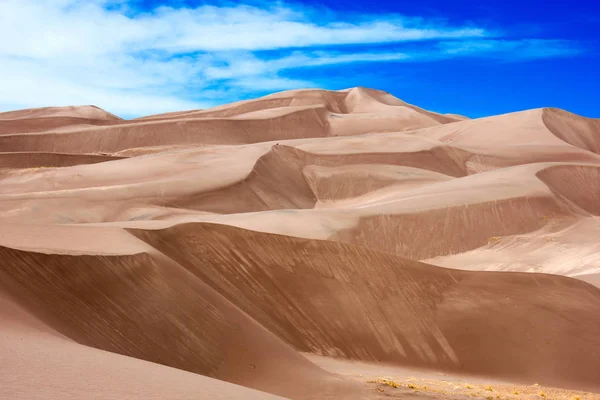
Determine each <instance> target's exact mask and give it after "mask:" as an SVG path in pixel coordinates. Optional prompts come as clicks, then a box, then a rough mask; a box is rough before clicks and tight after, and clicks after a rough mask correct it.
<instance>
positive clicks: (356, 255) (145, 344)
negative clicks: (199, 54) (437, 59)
mask: <svg viewBox="0 0 600 400" xmlns="http://www.w3.org/2000/svg"><path fill="white" fill-rule="evenodd" d="M599 146H600V125H599V124H598V120H595V119H590V118H584V117H580V116H577V115H575V114H571V113H569V112H567V111H563V110H557V109H535V110H526V111H522V112H516V113H509V114H503V115H497V116H490V117H485V118H477V119H469V118H467V117H464V116H461V115H457V114H451V113H447V114H441V113H436V112H432V111H429V110H425V109H422V108H420V107H418V106H415V105H412V104H409V103H406V102H404V101H402V100H400V99H398V98H396V97H394V96H393V95H391V94H389V93H387V92H384V91H381V90H375V89H369V88H364V87H355V88H350V89H345V90H338V91H330V90H320V89H299V90H290V91H285V92H280V93H274V94H271V95H268V96H264V97H261V98H258V99H253V100H244V101H239V102H236V103H232V104H225V105H222V106H219V107H214V108H211V109H206V110H187V111H180V112H172V113H166V114H157V115H151V116H146V117H142V118H137V119H133V120H123V119H120V118H118V117H116V116H114V115H112V114H110V113H108V112H106V111H104V110H102V109H100V108H98V107H95V106H73V107H46V108H37V109H29V110H20V111H10V112H4V113H0V336H1V337H2V340H0V366H1V367H3V368H5V369H7V370H8V369H10V370H11V371H12V372H13V373H14V376H15V377H16V379H13V378H12V377H9V378H8V379H7V377H6V376H8V375H7V374H5V375H6V376H3V377H0V397H2V398H11V399H17V400H25V399H31V398H44V399H57V400H58V399H79V398H94V399H96V398H97V399H118V398H132V399H142V398H143V399H153V398H156V399H158V398H173V399H191V398H198V396H200V397H203V398H220V399H242V398H243V399H246V398H247V399H254V398H256V399H259V398H260V399H262V398H265V399H270V398H279V397H277V396H281V397H283V398H290V399H345V398H347V399H370V400H375V399H389V398H398V399H408V398H414V399H441V398H444V399H446V398H448V399H456V400H459V399H461V400H462V399H464V398H465V397H464V393H462V392H461V391H456V390H450V389H448V390H446V389H444V390H442V391H439V390H438V389H437V388H438V387H448V388H451V387H453V386H455V385H456V384H457V382H458V383H459V384H460V385H463V383H464V382H467V381H468V380H471V379H473V380H477V381H479V382H481V381H486V382H488V386H489V382H501V383H502V384H503V385H505V386H506V385H512V384H520V385H531V384H533V383H534V382H537V383H539V384H541V385H543V386H555V387H561V388H564V390H563V391H560V390H559V391H553V392H549V393H552V394H553V395H554V393H562V394H564V393H566V394H572V395H573V396H580V397H581V396H583V397H581V398H582V399H585V400H588V399H589V400H591V399H594V398H597V397H594V396H596V395H594V394H592V393H584V394H583V395H582V394H580V393H579V392H577V393H576V392H573V391H572V390H577V389H578V390H586V391H589V392H599V393H600V367H599V366H598V361H597V360H598V359H599V358H600V279H599V278H598V277H599V276H600V245H599V244H598V240H597V237H599V235H600V197H599V196H600V183H599V182H600V147H599ZM574 278H575V279H574ZM334 358H335V359H334ZM366 363H369V364H368V365H369V367H368V368H367V367H365V365H367V364H366ZM395 368H396V369H395ZM348 370H352V371H358V372H356V373H353V374H349V373H346V372H344V371H348ZM379 370H381V371H390V370H393V371H404V372H402V373H403V374H407V375H410V376H412V375H416V376H423V374H425V375H427V376H432V375H434V376H436V377H437V378H435V382H436V383H435V384H434V385H431V386H430V388H429V389H428V388H427V386H425V385H422V386H419V387H418V388H417V387H416V386H415V384H405V383H401V384H398V383H397V382H406V381H410V380H411V379H412V378H409V377H408V376H405V377H402V379H398V380H397V381H395V380H393V379H392V380H389V379H388V378H385V379H384V378H380V379H374V380H373V379H368V378H366V377H367V376H371V375H370V374H372V373H373V371H379ZM377 375H378V376H381V375H383V373H382V374H377ZM390 379H391V378H390ZM24 382H25V383H24ZM460 382H463V383H460ZM411 385H412V386H411ZM428 386H429V385H428ZM468 386H470V385H468V384H467V386H465V388H466V389H465V390H470V389H469V388H468ZM432 387H435V388H436V389H435V390H434V389H433V388H432ZM482 387H483V386H482ZM530 389H531V390H534V389H535V390H537V389H538V387H537V386H536V387H532V388H530ZM482 390H484V389H482ZM531 390H529V389H528V391H527V392H530V391H531ZM552 390H554V389H552ZM557 390H558V389H557ZM515 391H516V390H514V389H513V390H512V392H515ZM471 394H475V391H473V392H472V393H471ZM513 394H514V393H513ZM562 394H561V395H562ZM498 395H499V394H498ZM511 396H513V397H510V396H509V397H507V398H514V399H517V398H521V397H518V396H517V395H516V394H514V395H511ZM557 398H558V397H557Z"/></svg>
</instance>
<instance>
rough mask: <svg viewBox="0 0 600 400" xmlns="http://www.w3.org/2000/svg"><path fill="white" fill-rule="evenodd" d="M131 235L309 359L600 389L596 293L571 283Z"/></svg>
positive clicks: (239, 235) (171, 235)
mask: <svg viewBox="0 0 600 400" xmlns="http://www.w3.org/2000/svg"><path fill="white" fill-rule="evenodd" d="M133 233H135V234H136V235H137V236H138V237H140V238H142V239H144V240H145V241H147V242H148V243H149V244H150V245H152V246H154V247H155V248H157V249H159V250H161V251H162V252H163V253H164V254H165V255H168V256H169V257H172V258H173V259H174V260H176V261H177V262H178V263H179V264H180V265H182V266H184V267H186V268H187V269H188V270H189V271H191V272H192V273H193V274H194V275H196V276H198V277H199V278H200V279H202V280H203V281H206V282H208V283H209V285H211V286H212V287H213V288H214V289H215V290H216V291H218V292H220V293H222V294H223V295H224V296H225V297H227V298H228V299H229V300H230V301H232V302H233V303H235V304H237V305H238V306H239V307H240V308H241V309H242V310H244V311H245V312H246V313H247V314H248V315H250V316H252V317H253V318H255V319H256V320H257V321H258V322H260V323H261V324H262V325H263V326H265V327H267V328H268V329H269V330H270V331H271V332H273V333H275V334H277V335H278V336H279V337H280V338H282V339H283V340H284V341H286V342H288V343H290V344H292V345H293V346H294V347H295V348H297V349H299V350H302V351H308V352H315V353H317V354H322V355H328V356H336V357H348V358H352V359H361V360H378V361H391V362H400V363H402V364H408V365H417V366H429V367H437V368H443V369H447V370H460V371H463V372H471V373H483V374H492V375H499V376H506V377H510V378H513V379H519V380H524V381H527V380H535V381H540V380H542V381H545V382H552V383H553V384H560V383H562V384H565V383H568V382H577V385H582V387H583V386H586V385H589V386H587V387H588V388H589V387H592V386H593V383H594V382H596V381H597V380H598V379H599V378H600V371H598V370H597V369H595V368H593V365H595V360H596V359H595V355H596V352H597V351H600V336H598V335H599V334H600V325H599V324H598V323H597V321H596V316H595V313H597V312H599V311H600V291H598V290H597V289H596V288H594V287H591V286H589V285H587V284H585V283H582V282H579V281H576V280H572V279H566V278H562V277H557V276H554V277H553V276H550V275H538V276H534V275H529V274H519V275H516V274H512V275H511V274H500V273H496V274H489V275H488V274H485V273H474V272H463V271H452V270H446V269H442V268H435V267H432V266H428V265H425V264H420V263H417V262H412V261H408V260H405V259H400V258H396V257H394V256H391V255H387V254H383V253H376V252H372V251H368V250H366V249H363V248H361V247H353V246H348V245H342V244H336V243H332V242H317V241H311V240H303V239H295V238H290V237H285V236H274V235H269V234H261V233H256V232H250V231H243V230H239V229H237V228H232V227H226V226H218V225H179V226H177V227H173V228H169V229H166V230H160V231H145V232H144V231H133ZM232 261H233V262H232ZM557 299H561V300H560V302H559V303H558V304H556V303H555V301H556V300H557ZM517 305H518V306H517ZM516 306H517V307H518V310H515V307H516ZM457 321H459V323H456V322H457ZM575 332H577V335H578V337H579V338H580V340H581V342H580V343H578V344H577V345H573V344H572V343H571V335H572V334H574V333H575ZM524 338H526V339H525V340H524ZM499 342H502V343H510V345H508V346H502V347H499V346H497V345H496V344H497V343H499ZM550 343H552V344H551V345H550ZM478 348H485V351H478ZM590 367H592V368H590Z"/></svg>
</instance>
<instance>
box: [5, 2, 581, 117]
mask: <svg viewBox="0 0 600 400" xmlns="http://www.w3.org/2000/svg"><path fill="white" fill-rule="evenodd" d="M134 5H135V3H130V2H128V1H127V0H117V1H114V0H112V1H111V0H3V1H0V37H2V38H3V39H5V40H2V41H0V85H1V87H2V91H1V92H0V93H1V94H0V109H10V108H22V107H34V106H44V105H67V104H90V103H92V104H98V105H99V106H101V107H104V108H106V109H108V110H110V111H112V112H115V113H118V114H121V115H124V116H138V115H142V114H149V113H156V112H165V111H171V110H177V109H189V108H198V107H204V106H207V105H212V104H215V103H219V102H224V101H229V100H232V98H231V97H232V93H236V94H238V95H239V94H240V93H254V92H261V91H274V90H282V89H289V88H295V87H300V86H302V87H309V86H315V84H316V83H315V82H312V81H311V80H310V79H308V80H303V79H300V80H298V79H290V78H287V77H285V76H282V74H283V72H284V71H288V70H293V69H300V68H318V67H322V66H325V65H335V64H348V63H359V62H362V63H369V62H370V63H373V62H411V61H424V60H430V61H432V62H433V61H435V60H439V59H444V58H456V57H472V56H480V57H513V58H528V57H529V58H531V57H558V56H565V55H575V54H577V51H576V50H575V48H574V47H573V46H572V45H571V44H570V43H568V42H565V41H548V40H546V41H544V40H524V41H510V40H502V39H501V34H500V33H498V32H490V31H487V30H485V29H483V28H481V27H477V26H472V25H452V24H449V23H448V22H446V21H443V20H431V21H430V20H425V19H419V18H407V17H404V16H401V15H357V14H354V15H344V14H341V13H339V12H335V11H327V12H324V11H323V10H316V9H311V8H307V7H299V6H292V5H286V4H285V3H275V4H274V5H273V3H265V6H264V7H257V6H249V5H236V6H229V7H224V6H211V5H203V6H200V7H196V8H186V7H168V6H162V7H158V8H155V9H151V10H139V9H136V8H135V7H134ZM383 44H386V45H387V46H388V49H387V50H385V51H383V50H382V51H374V50H372V49H371V48H372V47H373V46H372V45H378V46H381V45H383ZM348 46H352V49H353V50H349V47H348ZM390 46H391V47H393V50H390V49H389V47H390ZM402 46H407V48H406V49H402ZM357 47H360V49H359V50H356V48H357ZM219 94H221V96H219ZM234 97H237V96H234Z"/></svg>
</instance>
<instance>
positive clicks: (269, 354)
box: [1, 248, 352, 397]
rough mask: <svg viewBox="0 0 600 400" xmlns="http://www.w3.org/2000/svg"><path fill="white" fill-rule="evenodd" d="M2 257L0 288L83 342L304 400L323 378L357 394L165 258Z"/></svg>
mask: <svg viewBox="0 0 600 400" xmlns="http://www.w3.org/2000/svg"><path fill="white" fill-rule="evenodd" d="M2 260H3V268H2V271H1V274H2V276H1V278H2V279H1V281H2V284H1V285H2V288H3V289H4V290H6V291H8V292H9V293H10V294H11V295H12V296H13V297H15V298H17V299H18V300H19V301H20V302H21V303H22V304H24V305H25V306H26V307H28V308H29V309H30V310H32V312H33V313H34V314H35V315H37V316H39V317H40V318H41V319H42V321H44V322H45V323H46V324H47V325H48V326H50V327H52V328H53V329H55V330H56V331H58V332H60V333H62V334H63V335H64V336H66V337H68V338H70V339H72V340H74V341H75V342H78V343H80V344H84V345H88V346H91V347H95V348H99V349H102V350H107V351H110V352H113V353H117V354H122V355H126V356H129V357H134V358H138V359H141V360H145V361H151V362H154V363H158V364H162V365H166V366H170V367H174V368H178V369H180V370H184V371H189V372H194V373H197V374H202V375H206V376H211V377H216V378H220V379H223V380H226V381H229V382H233V383H237V384H241V385H245V386H249V387H253V388H256V389H259V390H263V391H267V392H271V393H279V394H281V395H284V396H290V395H291V396H294V397H296V396H297V397H306V396H307V395H309V394H310V392H312V391H314V390H317V389H319V386H323V385H324V383H326V381H327V380H330V382H329V385H327V386H331V388H335V386H336V385H337V386H348V389H352V384H347V385H341V384H340V382H338V381H340V380H339V379H335V378H333V377H328V374H327V373H325V372H324V371H322V370H320V369H319V368H318V367H316V366H314V365H313V364H311V363H310V362H309V361H308V360H306V359H304V358H303V357H302V356H300V355H299V354H297V353H295V352H294V351H293V350H292V349H291V348H289V347H288V346H287V345H286V344H284V343H283V342H282V341H280V340H278V339H277V338H276V337H274V336H273V335H272V334H271V333H269V332H268V331H267V330H265V328H263V327H261V326H260V325H259V324H257V323H256V322H255V321H253V320H252V319H251V318H249V317H248V316H246V315H244V314H243V313H242V312H241V311H240V310H239V309H237V308H236V307H235V306H234V305H232V304H231V303H229V302H228V301H227V300H225V299H224V298H223V297H222V296H220V295H219V294H217V293H216V292H215V291H214V290H212V289H211V288H209V287H208V286H207V285H206V284H205V283H204V282H202V281H201V280H199V279H196V278H194V277H193V276H192V275H191V274H190V273H189V272H188V271H186V270H185V269H183V268H181V267H180V266H178V265H177V264H176V263H173V262H172V261H171V260H169V259H167V258H165V257H161V256H160V255H154V256H151V255H148V254H144V253H142V254H134V255H122V256H92V255H89V256H88V255H77V256H74V255H60V254H40V253H33V252H24V251H19V250H12V249H8V248H2ZM273 360H277V363H276V364H275V363H273ZM342 383H343V382H342ZM309 384H311V385H314V386H312V387H311V386H309ZM303 386H304V387H303ZM331 388H330V389H327V388H324V389H322V393H324V394H326V393H327V390H331Z"/></svg>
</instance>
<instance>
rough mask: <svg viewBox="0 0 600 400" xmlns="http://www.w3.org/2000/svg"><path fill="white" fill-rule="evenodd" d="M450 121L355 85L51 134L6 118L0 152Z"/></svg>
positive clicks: (346, 131)
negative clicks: (341, 88)
mask: <svg viewBox="0 0 600 400" xmlns="http://www.w3.org/2000/svg"><path fill="white" fill-rule="evenodd" d="M265 103H266V104H265ZM198 113H199V115H196V114H198ZM9 114H10V115H12V114H13V113H9ZM20 115H21V114H19V116H20ZM25 115H27V114H26V113H25ZM455 121H458V119H457V118H454V117H448V116H444V115H440V114H435V113H431V112H429V111H425V110H422V109H419V108H416V107H414V106H410V105H408V104H406V103H404V102H402V101H400V100H398V99H396V98H395V97H393V96H391V95H389V94H385V93H382V92H379V91H373V90H369V89H363V88H354V89H351V90H349V91H346V92H326V91H315V90H309V91H301V92H299V93H296V92H283V93H282V94H280V95H279V96H276V97H274V98H272V99H267V100H260V99H259V100H257V101H252V102H246V103H244V104H241V105H233V106H226V107H223V108H222V109H217V110H214V111H211V112H207V111H200V112H192V113H185V114H176V115H175V116H170V117H169V118H149V119H138V120H133V121H117V122H114V121H113V122H111V123H110V124H108V125H106V124H105V125H106V126H83V125H76V126H75V127H74V128H73V129H67V128H68V127H66V128H65V127H64V126H62V125H60V128H59V129H58V130H56V129H53V128H54V126H53V125H52V124H51V123H50V122H49V123H48V128H49V129H47V130H44V131H41V128H39V127H37V125H36V127H34V128H31V127H29V125H28V124H37V122H38V121H37V120H33V121H32V120H31V119H29V120H19V121H18V124H17V125H15V121H14V120H12V121H11V120H8V121H5V122H4V123H5V124H8V123H10V124H11V125H10V126H9V127H7V128H6V129H4V130H3V129H2V128H1V123H2V121H0V132H3V135H2V136H0V148H2V149H3V151H5V152H14V151H35V152H61V153H99V152H110V153H114V152H119V151H123V150H126V149H131V148H139V147H155V146H178V145H192V144H199V143H201V144H245V143H257V142H263V141H269V140H284V139H292V138H308V137H328V136H339V135H355V134H360V133H369V132H386V131H388V132H389V131H398V130H410V129H415V128H422V127H427V126H437V125H440V124H444V123H450V122H455ZM19 127H21V129H19ZM57 127H58V125H57ZM4 131H6V132H4ZM32 132H36V133H32ZM167 132H168V134H167Z"/></svg>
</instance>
